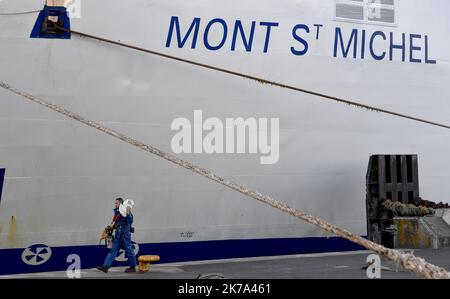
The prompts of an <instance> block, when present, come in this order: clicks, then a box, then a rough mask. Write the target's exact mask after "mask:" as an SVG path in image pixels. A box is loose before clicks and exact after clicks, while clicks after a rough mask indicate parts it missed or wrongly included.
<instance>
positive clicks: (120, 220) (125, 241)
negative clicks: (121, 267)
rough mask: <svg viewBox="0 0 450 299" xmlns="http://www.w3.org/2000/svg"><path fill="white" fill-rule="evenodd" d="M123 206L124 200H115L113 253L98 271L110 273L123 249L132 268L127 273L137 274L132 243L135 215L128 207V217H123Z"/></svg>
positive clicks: (126, 270)
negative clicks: (121, 206) (121, 209)
mask: <svg viewBox="0 0 450 299" xmlns="http://www.w3.org/2000/svg"><path fill="white" fill-rule="evenodd" d="M121 204H123V199H122V198H117V199H116V200H115V209H114V210H113V211H114V218H113V224H112V225H113V228H115V230H116V233H115V237H114V240H113V243H112V248H111V251H110V252H109V253H108V255H107V256H106V259H105V262H104V263H103V265H102V266H97V269H98V270H100V271H103V272H105V273H108V269H109V268H110V267H111V265H112V263H113V261H114V260H115V258H116V256H117V254H118V253H119V250H120V249H121V248H123V250H125V256H126V257H127V258H128V263H129V264H130V267H129V268H127V269H125V272H126V273H133V272H136V257H135V255H134V250H133V245H132V243H131V233H132V232H133V230H134V229H133V228H132V226H131V225H132V224H133V214H131V208H130V207H129V206H128V207H127V209H126V216H125V217H124V216H122V215H121V214H120V212H119V207H120V205H121Z"/></svg>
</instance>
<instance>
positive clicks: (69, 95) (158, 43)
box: [0, 0, 450, 274]
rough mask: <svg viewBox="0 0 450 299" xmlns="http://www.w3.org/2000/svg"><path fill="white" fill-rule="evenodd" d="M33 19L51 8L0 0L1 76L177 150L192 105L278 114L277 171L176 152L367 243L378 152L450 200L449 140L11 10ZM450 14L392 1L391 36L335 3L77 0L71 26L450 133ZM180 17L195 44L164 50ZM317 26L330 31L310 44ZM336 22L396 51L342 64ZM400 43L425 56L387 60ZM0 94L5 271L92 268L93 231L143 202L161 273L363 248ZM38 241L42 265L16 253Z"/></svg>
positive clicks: (0, 232) (249, 158) (244, 157)
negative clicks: (126, 203)
mask: <svg viewBox="0 0 450 299" xmlns="http://www.w3.org/2000/svg"><path fill="white" fill-rule="evenodd" d="M319 2H320V3H319ZM36 9H37V10H40V9H42V1H38V0H36V1H30V0H27V1H18V0H3V1H0V28H1V29H0V66H1V67H0V80H1V81H4V82H8V83H9V84H12V85H14V86H16V87H17V88H20V89H22V90H26V91H27V92H29V93H31V94H34V95H36V96H39V97H41V98H43V99H46V100H48V101H50V102H52V103H55V104H57V105H60V106H62V107H64V108H67V109H69V110H72V111H74V112H77V113H80V114H82V115H84V116H86V117H87V118H89V119H92V120H96V121H98V122H100V123H102V124H104V125H105V126H108V127H110V128H113V129H116V130H118V131H120V132H123V133H126V134H128V135H130V136H132V137H134V138H137V139H139V140H141V141H143V142H145V143H148V144H151V145H154V146H156V147H158V148H160V149H163V150H165V151H167V152H172V148H171V140H172V138H173V136H174V134H175V133H176V132H174V131H173V130H171V123H172V121H173V120H174V119H176V118H179V117H184V118H187V119H190V120H192V121H193V117H194V110H199V109H201V110H202V111H203V114H204V117H205V118H206V117H216V118H219V119H223V120H225V119H226V118H230V117H232V118H237V117H243V118H244V119H245V118H248V117H254V118H279V121H280V144H279V160H278V162H277V163H275V164H269V165H262V164H261V163H260V156H261V155H260V154H249V153H242V154H239V153H235V154H230V153H228V154H206V153H202V154H189V153H182V154H177V155H178V156H179V157H181V158H183V159H186V160H188V161H192V162H194V163H197V164H199V165H201V166H203V167H205V168H208V169H211V170H213V171H214V172H216V173H218V174H220V175H222V176H224V177H226V178H229V179H232V180H234V181H237V182H240V183H242V184H244V185H246V186H249V187H251V188H253V189H256V190H258V191H260V192H262V193H265V194H269V195H271V196H273V197H275V198H277V199H279V200H281V201H283V202H286V203H287V204H289V205H290V206H292V207H294V208H296V209H300V210H303V211H306V212H309V213H311V214H313V215H316V216H318V217H321V218H323V219H326V220H327V221H330V222H332V223H333V224H336V225H338V226H340V227H343V228H345V229H348V230H350V231H351V232H353V233H355V234H358V235H366V215H365V173H366V168H367V162H368V159H369V156H371V155H373V154H384V153H388V154H390V153H392V154H409V153H411V154H417V155H418V157H419V181H420V194H421V196H422V197H423V198H426V199H429V200H434V201H444V202H445V201H446V200H447V199H448V195H449V194H450V176H449V174H448V170H449V169H450V156H449V155H448V148H449V146H450V133H449V131H448V130H446V129H443V128H437V127H434V126H430V125H426V124H423V123H417V122H414V121H411V120H407V119H401V118H397V117H393V116H390V115H385V114H381V113H375V112H372V111H368V110H364V109H358V108H355V107H351V106H348V105H344V104H339V103H336V102H332V101H329V100H325V99H321V98H318V97H314V96H311V95H308V94H302V93H297V92H293V91H289V90H284V89H281V88H276V87H272V86H270V85H261V84H259V83H257V82H254V81H250V80H244V79H241V78H236V77H233V76H230V75H226V74H221V73H217V72H213V71H211V70H206V69H202V68H199V67H196V66H191V65H187V64H183V63H180V62H175V61H170V60H167V59H163V58H158V57H154V56H151V55H147V54H143V53H140V52H136V51H133V50H129V49H124V48H119V47H116V46H112V45H109V44H106V43H101V42H98V41H94V40H90V39H87V38H80V37H78V36H75V35H72V37H71V38H70V39H68V40H62V39H35V38H30V33H31V31H32V29H33V26H34V25H35V22H36V19H37V15H38V13H28V14H18V15H1V13H4V12H8V13H10V12H25V11H31V10H36ZM448 9H450V4H449V3H448V1H444V0H433V1H419V0H416V1H406V0H397V1H395V14H396V21H395V23H394V24H390V25H389V26H386V25H383V24H375V23H374V24H367V23H364V22H347V21H342V20H339V19H337V18H336V15H335V13H336V3H335V1H334V0H326V1H300V0H295V1H293V0H292V1H291V0H289V1H259V0H258V1H257V0H246V1H234V0H233V1H225V2H219V1H207V0H198V1H189V3H186V1H181V0H180V1H179V0H171V1H162V0H134V1H118V0H97V1H82V2H81V17H80V18H73V19H71V28H72V29H75V30H79V31H82V32H87V33H90V34H96V35H99V36H103V37H106V38H110V39H113V40H120V41H122V42H126V43H129V44H133V45H137V46H139V47H143V48H148V49H152V50H155V51H160V52H164V53H168V54H171V55H176V56H179V57H183V58H188V59H192V60H195V61H199V62H202V63H206V64H211V65H214V66H218V67H223V68H227V69H230V70H234V71H238V72H243V73H247V74H251V75H254V76H258V77H262V78H267V79H270V80H274V81H278V82H284V83H286V84H290V85H293V86H298V87H301V88H305V89H309V90H313V91H317V92H322V93H326V94H330V95H334V96H338V97H343V98H348V99H353V100H358V101H360V102H362V103H365V104H368V105H373V106H377V107H381V108H385V109H389V110H393V111H398V112H402V113H405V114H409V115H414V116H417V117H421V118H425V119H430V120H433V121H436V122H442V123H447V124H448V122H449V115H450V104H449V102H448V96H449V94H450V84H449V82H450V64H449V62H450V59H449V58H450V56H449V55H450V54H449V53H450V43H449V42H448V40H447V38H446V37H447V31H448V28H449V27H450V23H449V22H450V21H449V19H448V17H447V14H446V12H447V11H448ZM173 16H177V17H178V20H179V24H180V28H182V34H183V35H184V34H185V33H186V31H187V29H188V28H189V26H190V25H191V23H192V22H193V20H194V18H200V27H199V33H198V34H199V38H198V40H197V45H196V46H195V48H194V49H193V48H192V47H191V39H188V41H187V44H186V45H184V47H182V48H180V47H178V45H177V43H176V32H173V35H172V39H171V41H172V43H171V45H170V46H169V47H167V46H166V44H167V41H168V39H170V35H169V27H170V22H171V18H172V17H173ZM420 16H421V17H420ZM215 18H221V19H223V20H224V21H225V22H226V24H227V25H228V26H229V27H230V28H228V31H229V32H228V37H227V38H226V40H225V42H224V45H223V47H221V48H220V49H218V50H209V49H208V47H207V45H205V40H204V35H205V26H206V25H207V24H208V23H209V22H210V21H211V20H213V19H215ZM236 20H241V21H242V24H244V25H245V26H247V27H249V26H250V24H251V23H252V21H255V22H256V27H255V33H254V43H253V48H252V50H251V51H245V48H244V46H243V45H242V43H239V42H238V44H237V46H236V49H235V51H232V50H231V48H232V38H231V34H232V32H233V27H234V24H235V21H236ZM261 22H277V23H278V26H276V27H273V28H272V32H271V36H270V39H269V42H270V43H269V45H268V48H267V51H266V52H265V50H264V48H265V46H266V41H267V40H266V38H267V36H266V33H267V26H266V27H264V26H261ZM296 24H307V25H308V26H309V28H310V31H311V32H310V33H309V34H306V31H304V30H299V31H298V33H299V34H300V33H301V34H306V35H303V36H304V38H305V40H307V42H308V46H309V49H308V52H307V53H306V54H305V55H296V54H294V53H293V51H292V50H291V47H294V50H299V49H300V50H301V49H303V48H304V47H303V46H302V43H300V42H299V41H298V40H296V39H295V38H294V37H293V33H292V28H293V27H294V26H295V25H296ZM314 24H321V25H323V26H322V27H321V29H320V35H319V39H318V40H317V39H316V31H315V30H316V27H315V26H314ZM247 27H246V28H247ZM337 27H339V28H340V29H341V30H342V34H343V38H345V39H346V40H348V38H349V36H350V34H351V32H352V30H353V29H357V30H358V34H359V38H361V34H362V30H366V31H367V36H371V35H372V34H373V33H374V32H376V31H381V32H384V33H385V35H386V36H387V41H383V39H382V38H381V36H377V43H376V44H374V45H375V48H374V51H376V52H377V55H381V54H380V53H382V52H385V51H386V57H385V58H384V59H381V60H376V59H373V56H372V57H371V54H370V52H366V54H365V57H364V59H361V49H360V48H359V49H358V52H357V57H356V58H353V57H352V55H353V52H352V49H351V51H350V52H349V53H348V56H347V57H346V58H345V57H343V55H342V53H341V52H342V51H341V50H340V49H339V48H338V55H336V56H337V57H335V55H334V50H335V49H334V43H335V41H336V28H337ZM214 28H215V30H213V27H211V32H210V36H209V38H210V39H209V41H207V43H208V42H210V43H211V44H214V45H217V44H218V43H219V42H220V31H218V30H217V28H220V27H217V26H215V27H214ZM391 32H393V34H394V35H395V38H396V41H397V42H398V41H401V38H402V33H405V34H406V37H407V39H406V40H407V42H409V38H410V35H411V34H420V35H421V37H420V38H416V39H415V42H416V43H417V44H418V45H420V47H421V50H413V55H415V56H414V57H410V48H411V46H410V45H409V44H408V46H406V45H405V55H406V58H405V61H402V60H403V59H402V50H398V49H397V50H395V49H394V50H393V53H394V54H393V59H392V61H390V59H389V58H388V56H389V48H390V46H389V43H388V41H389V34H390V33H391ZM168 35H169V37H168ZM425 35H426V36H427V40H425ZM368 39H369V38H368V37H367V40H368ZM425 41H426V43H425ZM425 50H426V51H425ZM366 51H367V49H366ZM411 59H413V60H414V59H420V60H421V62H420V63H418V62H413V61H411ZM434 62H435V63H434ZM0 99H1V101H0V169H5V170H6V174H5V178H4V182H3V191H2V194H1V202H0V257H1V259H2V263H3V262H4V261H5V260H8V262H7V263H6V264H4V265H5V266H3V265H2V267H1V268H0V274H2V273H14V272H17V271H20V272H29V271H41V270H42V269H44V270H48V269H57V268H63V267H65V266H67V264H66V260H65V259H66V256H67V255H68V254H70V253H78V254H80V256H81V257H82V264H83V265H84V266H92V265H95V263H98V262H101V261H102V260H103V258H104V254H105V253H106V249H105V248H104V246H103V247H102V246H98V245H97V244H98V239H99V235H100V231H101V229H102V228H103V227H104V226H105V225H106V224H107V223H109V221H110V220H111V217H112V212H111V209H112V205H113V200H114V198H116V197H119V196H121V197H125V198H132V199H133V200H134V201H135V203H136V207H135V209H134V215H135V227H136V233H135V234H134V236H133V240H134V241H136V242H137V243H138V244H139V245H140V246H139V247H140V252H141V253H143V252H150V253H157V254H160V255H161V258H162V261H166V262H168V261H179V260H192V259H209V258H227V257H238V256H256V255H275V254H293V253H302V252H317V251H338V250H349V249H353V248H355V247H352V245H350V244H349V243H347V242H346V241H343V240H341V239H338V238H334V237H332V236H329V235H328V234H326V233H325V232H323V231H322V230H320V229H319V228H316V227H313V226H311V225H308V224H305V223H303V222H301V221H300V220H298V219H296V218H293V217H291V216H289V215H285V214H283V213H281V212H279V211H277V210H275V209H272V208H270V207H268V206H265V205H262V204H260V203H258V202H256V201H254V200H252V199H249V198H246V197H245V196H243V195H241V194H238V193H236V192H233V191H231V190H227V189H225V188H224V187H222V186H220V185H217V184H214V183H211V182H209V181H208V180H206V179H204V178H202V177H200V176H198V175H194V174H192V173H189V172H188V171H186V170H184V169H181V168H178V167H176V166H174V165H171V164H170V163H168V162H166V161H164V160H162V159H159V158H158V157H154V156H151V155H149V154H148V153H145V152H143V151H140V150H139V149H137V148H135V147H133V146H130V145H129V144H126V143H121V142H119V141H117V140H114V139H112V138H111V137H109V136H107V135H104V134H102V133H100V132H97V131H95V130H93V129H91V128H89V127H86V126H84V125H82V124H79V123H76V122H74V121H72V120H70V119H67V118H65V117H62V116H60V115H57V114H56V113H54V112H52V111H49V110H46V109H45V108H43V107H39V106H38V105H35V104H32V103H30V102H28V101H26V100H24V99H22V98H20V97H18V96H16V95H14V94H12V93H8V92H6V91H4V90H0ZM1 183H2V182H0V184H1ZM33 244H44V245H45V246H48V247H49V248H51V256H49V258H48V261H45V262H44V263H42V264H40V263H39V262H38V261H37V262H28V263H26V262H25V260H23V259H22V258H23V255H22V253H23V251H24V249H26V248H30V246H32V245H33ZM35 248H36V246H34V247H32V249H33V250H35ZM33 264H34V265H35V266H33Z"/></svg>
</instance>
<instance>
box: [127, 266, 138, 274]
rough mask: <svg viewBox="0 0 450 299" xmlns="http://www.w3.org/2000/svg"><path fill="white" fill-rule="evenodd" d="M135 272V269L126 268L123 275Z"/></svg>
mask: <svg viewBox="0 0 450 299" xmlns="http://www.w3.org/2000/svg"><path fill="white" fill-rule="evenodd" d="M135 272H136V268H135V267H130V268H126V269H125V273H135Z"/></svg>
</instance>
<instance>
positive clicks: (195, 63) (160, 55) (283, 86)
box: [49, 21, 450, 129]
mask: <svg viewBox="0 0 450 299" xmlns="http://www.w3.org/2000/svg"><path fill="white" fill-rule="evenodd" d="M49 23H52V24H53V25H54V26H55V27H56V28H57V29H59V30H61V31H64V32H67V33H73V34H77V35H79V36H83V37H87V38H91V39H94V40H98V41H102V42H105V43H109V44H113V45H116V46H120V47H125V48H128V49H133V50H136V51H140V52H144V53H147V54H152V55H156V56H159V57H163V58H167V59H170V60H175V61H178V62H183V63H187V64H190V65H195V66H198V67H201V68H206V69H210V70H213V71H216V72H221V73H225V74H229V75H233V76H237V77H241V78H245V79H249V80H254V81H256V82H259V83H262V84H269V85H272V86H277V87H281V88H284V89H289V90H293V91H297V92H302V93H306V94H310V95H313V96H316V97H319V98H322V99H327V100H332V101H335V102H338V103H343V104H347V105H350V106H354V107H358V108H363V109H366V110H369V111H374V112H380V113H385V114H389V115H393V116H396V117H400V118H406V119H409V120H413V121H416V122H421V123H426V124H429V125H432V126H437V127H441V128H445V129H450V125H448V124H443V123H438V122H435V121H431V120H427V119H423V118H419V117H415V116H411V115H407V114H404V113H399V112H395V111H391V110H387V109H382V108H378V107H375V106H371V105H367V104H363V103H360V102H356V101H350V100H346V99H343V98H338V97H335V96H331V95H327V94H323V93H320V92H316V91H311V90H307V89H304V88H299V87H295V86H292V85H287V84H284V83H280V82H275V81H271V80H267V79H264V78H259V77H256V76H251V75H247V74H244V73H240V72H236V71H232V70H228V69H224V68H220V67H217V66H213V65H209V64H205V63H200V62H196V61H193V60H189V59H185V58H180V57H176V56H172V55H168V54H164V53H160V52H157V51H153V50H149V49H144V48H141V47H137V46H134V45H130V44H126V43H122V42H118V41H114V40H110V39H107V38H104V37H100V36H96V35H92V34H87V33H84V32H80V31H75V30H71V29H66V28H64V27H61V26H59V25H58V24H57V23H54V22H51V21H49Z"/></svg>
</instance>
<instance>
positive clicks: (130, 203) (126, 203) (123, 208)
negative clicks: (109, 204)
mask: <svg viewBox="0 0 450 299" xmlns="http://www.w3.org/2000/svg"><path fill="white" fill-rule="evenodd" d="M133 206H134V201H133V200H131V199H127V200H125V201H124V202H123V204H121V205H120V206H119V213H120V215H122V216H123V217H126V216H127V207H130V208H131V209H132V208H133Z"/></svg>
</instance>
